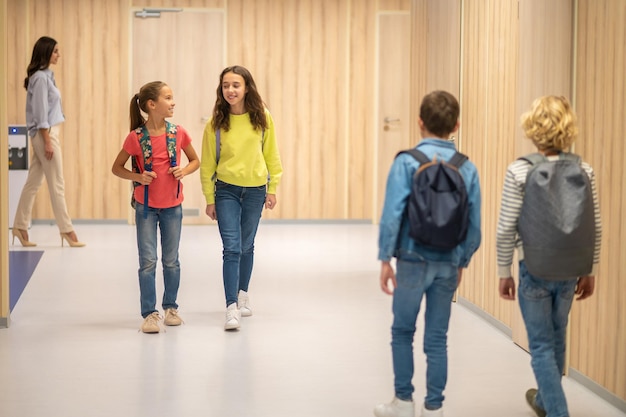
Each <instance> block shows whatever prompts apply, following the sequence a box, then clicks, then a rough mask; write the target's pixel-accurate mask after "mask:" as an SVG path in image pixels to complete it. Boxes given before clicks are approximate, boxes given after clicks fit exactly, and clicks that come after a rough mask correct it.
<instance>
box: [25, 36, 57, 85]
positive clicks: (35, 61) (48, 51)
mask: <svg viewBox="0 0 626 417" xmlns="http://www.w3.org/2000/svg"><path fill="white" fill-rule="evenodd" d="M55 46H57V41H55V40H54V39H52V38H50V37H48V36H42V37H41V38H39V39H38V40H37V42H35V46H33V55H32V57H31V58H30V64H28V68H27V69H26V74H27V77H26V78H24V88H25V89H26V90H28V80H29V79H30V76H31V75H33V74H34V73H36V72H37V71H39V70H42V69H46V68H48V67H49V66H50V57H52V53H53V52H54V48H55Z"/></svg>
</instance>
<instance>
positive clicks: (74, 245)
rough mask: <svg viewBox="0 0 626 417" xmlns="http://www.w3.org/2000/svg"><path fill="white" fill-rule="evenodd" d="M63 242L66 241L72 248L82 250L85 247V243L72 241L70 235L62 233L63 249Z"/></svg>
mask: <svg viewBox="0 0 626 417" xmlns="http://www.w3.org/2000/svg"><path fill="white" fill-rule="evenodd" d="M63 240H66V241H67V243H68V245H70V247H72V248H82V247H83V246H85V244H84V243H83V242H79V241H78V240H72V238H71V237H70V233H61V247H63Z"/></svg>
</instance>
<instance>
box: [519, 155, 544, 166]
mask: <svg viewBox="0 0 626 417" xmlns="http://www.w3.org/2000/svg"><path fill="white" fill-rule="evenodd" d="M517 159H518V160H522V161H526V162H528V163H529V164H530V165H537V164H538V163H540V162H544V161H546V157H545V156H543V155H542V154H540V153H539V152H535V153H531V154H528V155H524V156H520V157H519V158H517Z"/></svg>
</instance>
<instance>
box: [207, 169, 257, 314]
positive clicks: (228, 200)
mask: <svg viewBox="0 0 626 417" xmlns="http://www.w3.org/2000/svg"><path fill="white" fill-rule="evenodd" d="M265 196H266V188H265V185H263V186H260V187H239V186H236V185H231V184H227V183H225V182H222V181H217V183H216V184H215V212H216V215H217V225H218V227H219V230H220V235H221V237H222V244H223V245H224V251H223V260H224V265H223V272H222V273H223V277H224V292H225V295H226V306H227V307H228V306H229V305H230V304H232V303H236V302H237V295H238V294H239V290H242V291H248V285H249V284H250V277H251V275H252V265H253V263H254V238H255V236H256V232H257V229H258V227H259V220H261V213H262V212H263V205H264V204H265Z"/></svg>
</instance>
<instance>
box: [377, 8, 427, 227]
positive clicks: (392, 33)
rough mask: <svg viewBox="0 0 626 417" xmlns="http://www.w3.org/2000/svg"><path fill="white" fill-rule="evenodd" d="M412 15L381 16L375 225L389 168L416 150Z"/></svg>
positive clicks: (380, 211) (379, 212)
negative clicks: (412, 119)
mask: <svg viewBox="0 0 626 417" xmlns="http://www.w3.org/2000/svg"><path fill="white" fill-rule="evenodd" d="M410 51H411V15H410V13H409V12H392V13H380V14H379V15H378V45H377V58H378V59H377V62H378V77H377V83H378V85H377V88H376V91H377V94H378V100H377V103H378V109H377V112H376V114H377V119H376V132H377V135H376V146H375V152H376V158H377V173H376V176H375V181H376V183H377V185H376V189H375V192H376V203H375V207H374V213H373V217H374V218H373V221H374V222H375V223H377V222H378V221H379V220H380V215H381V213H382V207H383V203H384V199H385V186H386V182H387V175H388V174H389V168H390V167H391V164H392V162H393V159H394V157H395V155H396V154H397V153H398V151H400V150H402V149H406V148H409V147H411V146H414V145H415V144H416V143H417V139H416V140H413V139H412V138H410V137H409V126H410V123H409V122H410V121H409V117H410V115H409V92H410V91H411V89H410V82H411V77H410V74H411V53H410Z"/></svg>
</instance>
